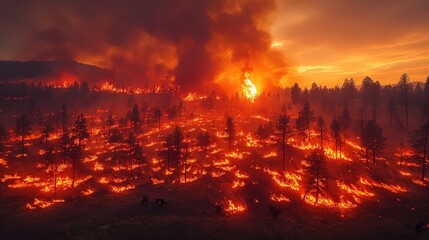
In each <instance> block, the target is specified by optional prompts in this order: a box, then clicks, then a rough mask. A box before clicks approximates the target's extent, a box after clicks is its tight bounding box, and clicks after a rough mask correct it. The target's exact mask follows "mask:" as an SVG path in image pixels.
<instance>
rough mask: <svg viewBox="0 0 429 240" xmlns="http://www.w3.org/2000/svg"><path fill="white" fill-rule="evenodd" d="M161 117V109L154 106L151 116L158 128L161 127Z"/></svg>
mask: <svg viewBox="0 0 429 240" xmlns="http://www.w3.org/2000/svg"><path fill="white" fill-rule="evenodd" d="M161 117H162V112H161V109H159V107H156V108H154V109H153V110H152V118H153V120H154V121H155V122H156V123H157V125H158V129H160V128H161Z"/></svg>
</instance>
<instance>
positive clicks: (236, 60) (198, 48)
mask: <svg viewBox="0 0 429 240" xmlns="http://www.w3.org/2000/svg"><path fill="white" fill-rule="evenodd" d="M275 8H276V5H275V2H274V0H242V1H228V0H183V1H178V0H156V1H154V0H127V1H117V0H92V1H86V0H74V1H65V0H63V1H62V0H51V1H50V0H39V1H15V0H3V1H1V3H0V32H1V33H2V36H1V37H0V54H1V55H0V56H1V58H4V59H6V58H9V59H21V60H26V59H41V60H72V59H73V60H77V61H82V62H85V63H89V64H95V65H100V66H102V67H106V68H110V69H113V70H115V71H117V72H121V73H125V74H126V75H125V76H127V77H126V78H125V79H122V81H123V82H125V83H128V84H131V83H134V84H136V83H137V84H139V85H142V84H144V83H146V82H149V83H150V82H164V83H166V84H168V83H172V82H173V81H175V83H177V84H179V85H180V86H181V87H182V89H186V90H195V89H201V88H202V87H205V86H208V85H209V84H210V83H212V82H213V81H214V80H215V79H217V78H219V76H220V74H221V73H222V72H223V71H225V69H231V67H229V66H230V65H234V66H237V69H242V68H243V67H246V66H251V67H252V68H253V69H256V68H258V67H259V68H260V69H264V70H267V69H268V70H269V69H271V68H272V69H275V68H280V67H283V66H284V62H283V60H282V58H281V57H279V55H278V53H276V52H273V50H271V49H270V44H271V41H272V39H271V36H270V34H269V31H268V27H269V23H270V22H269V21H270V18H271V14H272V12H273V11H274V10H275ZM238 74H240V73H238ZM281 74H284V73H280V75H281ZM277 75H278V73H277ZM275 77H279V76H275ZM273 79H274V78H273V76H270V77H268V78H267V79H263V81H269V82H273V81H275V80H273ZM226 80H228V79H226Z"/></svg>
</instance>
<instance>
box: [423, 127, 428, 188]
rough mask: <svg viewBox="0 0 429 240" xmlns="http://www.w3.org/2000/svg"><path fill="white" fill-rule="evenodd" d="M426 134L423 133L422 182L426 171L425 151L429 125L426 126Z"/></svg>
mask: <svg viewBox="0 0 429 240" xmlns="http://www.w3.org/2000/svg"><path fill="white" fill-rule="evenodd" d="M425 130H426V132H425V133H426V134H425V143H424V146H423V162H422V178H421V180H422V182H424V180H425V173H426V151H427V145H428V138H429V136H428V135H429V126H427V127H426V129H425Z"/></svg>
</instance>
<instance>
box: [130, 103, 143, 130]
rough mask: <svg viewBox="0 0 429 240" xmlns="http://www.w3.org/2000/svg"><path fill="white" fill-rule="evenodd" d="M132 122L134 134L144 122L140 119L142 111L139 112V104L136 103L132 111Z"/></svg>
mask: <svg viewBox="0 0 429 240" xmlns="http://www.w3.org/2000/svg"><path fill="white" fill-rule="evenodd" d="M130 120H131V122H132V123H133V126H134V132H137V130H138V127H139V124H140V123H141V121H142V120H141V119H140V110H139V107H138V106H137V103H134V106H133V109H132V110H131V116H130Z"/></svg>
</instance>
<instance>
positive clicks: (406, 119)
mask: <svg viewBox="0 0 429 240" xmlns="http://www.w3.org/2000/svg"><path fill="white" fill-rule="evenodd" d="M404 94H405V125H406V128H407V131H408V89H407V85H406V84H405V88H404Z"/></svg>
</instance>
